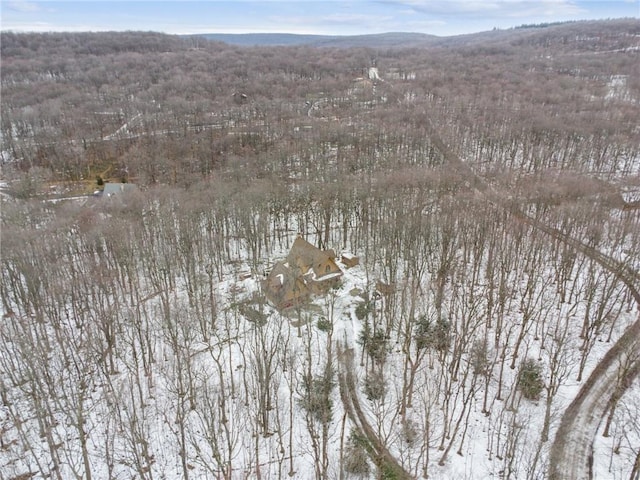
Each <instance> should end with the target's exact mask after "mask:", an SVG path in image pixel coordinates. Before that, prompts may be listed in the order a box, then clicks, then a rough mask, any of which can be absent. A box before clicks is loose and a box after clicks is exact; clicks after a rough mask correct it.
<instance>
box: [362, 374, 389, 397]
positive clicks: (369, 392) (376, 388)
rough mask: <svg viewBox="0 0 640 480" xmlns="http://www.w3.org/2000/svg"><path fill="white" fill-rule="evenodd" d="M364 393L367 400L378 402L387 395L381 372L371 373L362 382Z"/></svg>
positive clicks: (385, 383)
mask: <svg viewBox="0 0 640 480" xmlns="http://www.w3.org/2000/svg"><path fill="white" fill-rule="evenodd" d="M364 393H365V395H366V396H367V398H368V399H369V400H380V399H382V398H383V397H384V396H385V394H386V393H387V382H386V381H385V379H384V375H383V374H382V372H373V373H369V374H368V375H367V378H365V380H364Z"/></svg>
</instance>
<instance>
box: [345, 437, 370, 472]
mask: <svg viewBox="0 0 640 480" xmlns="http://www.w3.org/2000/svg"><path fill="white" fill-rule="evenodd" d="M365 442H366V440H365V439H363V438H361V437H360V436H359V435H358V434H356V433H355V432H351V435H349V441H348V443H347V448H346V449H345V455H344V464H343V467H344V471H345V472H347V473H348V474H349V475H354V476H356V477H369V472H370V470H371V467H370V466H369V461H368V458H367V451H366V450H365V448H364V446H363V444H364V443H365Z"/></svg>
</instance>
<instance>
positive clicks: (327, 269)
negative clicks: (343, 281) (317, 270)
mask: <svg viewBox="0 0 640 480" xmlns="http://www.w3.org/2000/svg"><path fill="white" fill-rule="evenodd" d="M330 271H331V265H328V264H327V266H326V267H324V273H329V272H330Z"/></svg>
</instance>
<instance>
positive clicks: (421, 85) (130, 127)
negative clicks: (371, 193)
mask: <svg viewBox="0 0 640 480" xmlns="http://www.w3.org/2000/svg"><path fill="white" fill-rule="evenodd" d="M636 23H637V22H632V21H629V22H620V23H615V22H614V23H611V24H607V23H604V24H603V26H601V28H602V29H605V30H606V31H607V32H608V35H609V37H611V38H615V39H616V41H617V42H619V43H620V44H622V45H627V46H629V47H632V46H633V41H634V40H633V39H634V38H635V37H634V36H633V35H634V33H633V32H634V31H635V30H634V29H635V28H637V25H636ZM620 27H624V28H623V29H621V28H620ZM558 28H560V27H558ZM572 28H577V27H572ZM2 35H3V39H2V40H3V41H2V45H3V51H2V59H3V68H2V73H1V75H2V103H3V115H2V133H3V149H4V150H5V152H6V153H5V154H3V158H5V157H7V158H11V159H12V160H13V163H12V165H11V166H17V167H19V169H20V171H22V172H26V171H30V170H31V168H32V167H38V169H36V170H33V171H32V173H33V175H36V174H37V177H38V178H39V179H47V180H56V179H57V180H67V181H69V180H72V181H84V182H85V183H86V182H91V181H93V180H94V179H95V176H96V175H97V174H98V173H103V172H105V171H107V170H108V169H111V170H109V172H110V173H111V174H112V175H113V178H115V179H120V178H122V177H123V176H126V177H129V178H130V180H132V181H137V182H139V183H143V184H147V183H149V184H153V183H156V182H159V183H165V184H180V185H187V184H190V183H193V182H194V181H199V180H201V179H202V178H203V177H206V176H208V175H211V174H219V173H220V172H221V171H223V170H228V168H229V166H231V165H234V164H236V163H237V162H238V161H239V160H238V157H241V158H242V159H243V160H242V161H250V162H251V163H254V164H258V165H263V164H264V163H272V165H271V166H270V167H269V170H271V175H272V176H273V177H274V178H275V177H279V178H282V177H283V176H288V175H290V171H289V169H290V168H291V163H292V162H298V159H301V158H305V157H309V156H311V157H312V161H313V162H315V163H322V164H327V163H328V161H327V160H329V161H331V160H333V159H331V158H327V157H328V156H329V157H330V156H332V155H334V152H336V151H338V152H349V154H348V155H347V156H348V157H349V158H353V157H357V156H358V153H357V152H364V153H363V154H364V155H367V156H368V157H369V158H370V159H371V158H375V159H376V160H375V162H376V163H377V164H378V165H380V167H381V168H382V170H388V169H392V168H396V164H395V162H396V160H398V159H400V161H401V163H407V162H411V161H415V158H414V160H411V158H410V157H412V156H413V157H415V156H416V153H415V152H416V150H415V149H414V146H417V145H418V144H420V143H423V144H424V142H425V141H427V142H428V140H425V139H424V135H423V132H421V128H422V127H421V123H424V122H422V121H421V120H420V119H421V116H423V115H425V114H427V115H429V116H430V117H433V118H434V120H435V121H436V122H437V123H438V125H439V126H440V127H439V128H442V129H443V130H444V132H443V135H445V136H448V141H449V143H450V144H451V146H452V147H455V148H457V147H458V146H461V145H465V148H472V149H477V148H480V149H483V148H484V147H485V146H487V147H488V148H489V151H488V157H487V156H486V155H485V152H484V151H483V150H480V152H479V153H480V156H479V157H478V161H479V163H481V164H484V161H485V159H486V158H491V159H492V161H493V162H495V161H496V158H500V159H501V160H500V162H499V163H500V164H502V163H506V164H507V166H509V165H516V164H518V163H523V164H525V169H526V170H528V171H531V170H539V169H540V167H539V166H536V165H534V163H535V161H534V160H533V159H532V158H531V156H532V155H534V156H535V157H536V158H539V157H540V156H542V157H543V158H542V160H536V161H540V162H542V164H543V165H547V166H548V165H549V164H550V165H552V166H554V167H555V166H559V167H561V168H565V167H570V168H578V169H579V168H585V167H584V165H585V163H584V162H583V160H584V157H585V155H588V154H582V153H580V152H579V150H581V149H583V150H584V151H585V152H592V151H593V149H596V153H595V155H594V156H597V157H602V155H601V154H598V153H597V151H605V152H608V151H609V149H611V148H614V149H616V150H618V151H619V152H620V153H617V154H615V153H614V155H613V157H615V158H621V157H622V156H625V157H627V158H632V157H633V155H634V152H636V151H637V145H638V142H637V132H636V131H635V123H636V122H635V119H636V118H637V103H634V102H633V101H632V100H631V99H633V98H638V96H639V95H640V84H639V83H638V80H637V79H638V78H640V72H638V62H636V61H635V60H636V58H635V57H636V55H635V53H634V52H633V51H630V52H628V53H619V54H614V55H597V54H589V55H572V54H568V53H567V52H565V51H564V50H562V49H561V48H559V47H557V46H556V45H555V44H551V45H546V46H545V44H544V43H543V44H540V43H539V42H537V41H536V38H539V37H536V36H531V35H532V34H527V35H525V36H516V37H513V38H512V39H511V40H500V41H493V40H487V41H485V42H480V43H479V44H476V45H460V46H457V47H446V46H444V47H443V46H440V47H433V48H428V49H419V48H411V49H406V50H399V49H382V50H380V49H373V48H354V49H335V48H333V49H332V48H322V49H318V48H312V47H304V46H301V47H279V48H276V47H270V48H260V47H252V48H239V47H230V46H226V45H224V44H220V43H211V42H206V41H204V40H198V42H199V44H198V45H199V47H198V48H195V47H193V48H192V47H191V46H190V45H191V44H192V43H191V42H193V41H194V40H193V39H182V38H179V37H170V36H163V35H158V34H152V33H149V34H142V33H122V34H116V33H105V34H9V33H3V34H2ZM540 38H541V37H540ZM133 39H137V40H136V41H133ZM92 44H97V45H101V46H103V48H95V49H93V50H95V51H92V52H88V51H83V52H85V53H81V50H78V49H86V48H88V47H87V46H89V45H92ZM20 45H24V46H20ZM20 48H23V49H26V50H24V51H22V50H20ZM92 48H93V47H92ZM65 52H66V53H65ZM374 62H375V64H376V65H377V66H378V68H379V71H380V74H381V76H382V78H383V79H384V80H385V81H384V82H379V81H376V82H372V81H370V80H368V77H367V68H368V67H369V66H371V65H372V64H373V63H374ZM358 78H361V79H362V80H356V79H358ZM616 79H617V80H616ZM612 82H614V83H615V82H618V83H615V85H613V84H612ZM373 83H376V85H374V84H373ZM616 85H617V86H616ZM614 87H615V88H614ZM407 125H409V126H410V128H405V127H406V126H407ZM613 139H615V141H614V142H613V143H612V140H613ZM532 142H533V143H534V144H541V145H540V146H541V147H543V148H544V149H547V151H546V152H544V153H543V154H542V155H539V154H538V152H537V149H538V147H535V146H534V147H533V148H525V147H524V146H523V144H527V145H530V144H531V143H532ZM470 143H471V144H473V145H471V144H470ZM381 145H384V147H381ZM558 145H562V148H561V149H560V150H559V149H558ZM318 149H322V150H323V152H322V155H323V156H322V157H317V154H318V152H317V150H318ZM497 150H500V153H499V154H498V155H497V156H496V155H493V153H495V152H496V151H497ZM314 151H315V152H316V153H313V154H311V153H310V152H314ZM418 151H419V150H418ZM354 152H355V153H354ZM374 152H375V153H374ZM391 152H393V154H391ZM533 152H535V153H533ZM464 153H465V155H466V153H467V152H466V151H465V152H464ZM419 155H421V154H419ZM544 157H546V158H549V157H554V158H549V159H548V160H545V159H544ZM556 157H561V158H560V159H558V158H556ZM369 161H372V160H369ZM558 162H559V163H560V165H558ZM274 163H275V165H273V164H274ZM278 163H279V165H278ZM589 168H590V167H589ZM11 170H12V169H11V168H8V173H10V172H11ZM241 171H242V172H244V173H246V174H247V175H249V176H251V175H254V172H253V171H252V170H251V169H248V170H247V169H242V170H241ZM264 173H265V172H261V173H260V174H261V175H263V174H264ZM292 173H293V174H295V175H299V172H292Z"/></svg>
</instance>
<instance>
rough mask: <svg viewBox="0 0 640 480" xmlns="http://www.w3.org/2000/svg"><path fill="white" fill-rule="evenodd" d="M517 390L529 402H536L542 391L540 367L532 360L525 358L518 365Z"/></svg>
mask: <svg viewBox="0 0 640 480" xmlns="http://www.w3.org/2000/svg"><path fill="white" fill-rule="evenodd" d="M518 388H519V389H520V391H521V392H522V395H524V398H527V399H529V400H538V399H539V398H540V394H541V393H542V390H543V389H544V380H543V379H542V365H540V364H539V363H538V362H536V361H535V360H534V359H532V358H527V359H526V360H524V361H523V362H522V364H521V365H520V370H519V371H518Z"/></svg>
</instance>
